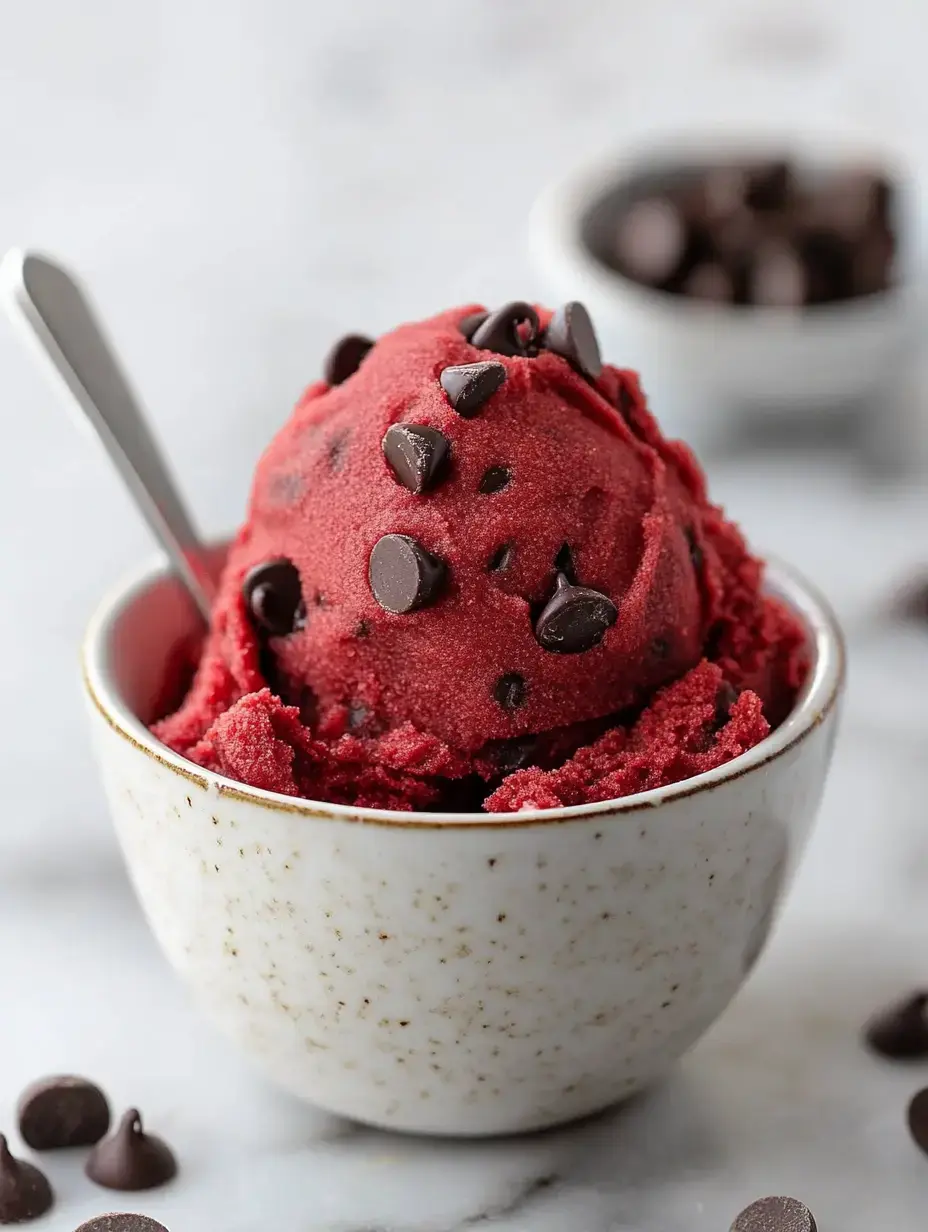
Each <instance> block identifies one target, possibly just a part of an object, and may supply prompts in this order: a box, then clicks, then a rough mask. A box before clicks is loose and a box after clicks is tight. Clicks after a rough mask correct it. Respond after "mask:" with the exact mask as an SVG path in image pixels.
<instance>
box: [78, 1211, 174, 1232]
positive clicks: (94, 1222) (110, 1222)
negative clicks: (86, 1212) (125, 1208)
mask: <svg viewBox="0 0 928 1232" xmlns="http://www.w3.org/2000/svg"><path fill="white" fill-rule="evenodd" d="M76 1232H168V1230H167V1228H166V1227H165V1226H164V1224H163V1223H158V1221H157V1219H149V1217H148V1216H147V1215H130V1214H112V1215H97V1216H96V1218H95V1219H88V1220H87V1222H86V1223H82V1224H81V1226H80V1227H79V1228H77V1229H76Z"/></svg>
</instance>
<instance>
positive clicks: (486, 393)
mask: <svg viewBox="0 0 928 1232" xmlns="http://www.w3.org/2000/svg"><path fill="white" fill-rule="evenodd" d="M438 379H439V382H440V384H441V387H442V389H443V390H444V391H445V393H446V394H447V395H448V401H449V402H450V403H451V406H452V408H453V409H454V410H455V411H457V413H458V414H459V415H460V416H461V417H462V418H463V419H473V417H474V416H475V415H476V414H478V413H479V411H480V409H481V407H482V406H483V404H484V403H485V402H486V401H487V399H488V398H491V397H492V396H493V394H495V393H496V391H497V390H498V389H500V388H501V386H502V385H503V383H504V382H505V380H506V367H505V365H504V364H500V363H496V362H494V361H493V360H487V361H485V362H483V363H477V364H457V365H454V366H452V367H450V368H445V369H444V370H443V371H442V374H441V376H440V377H439V378H438Z"/></svg>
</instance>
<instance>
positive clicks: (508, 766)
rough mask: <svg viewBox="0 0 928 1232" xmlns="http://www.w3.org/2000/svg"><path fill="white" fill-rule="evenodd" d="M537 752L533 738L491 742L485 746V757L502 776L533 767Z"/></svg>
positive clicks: (536, 742)
mask: <svg viewBox="0 0 928 1232" xmlns="http://www.w3.org/2000/svg"><path fill="white" fill-rule="evenodd" d="M537 750H538V741H537V740H536V739H535V737H534V736H526V737H524V738H522V739H518V740H492V741H490V743H489V744H488V745H487V746H486V752H487V756H488V757H489V758H490V761H492V762H493V765H494V766H495V767H496V769H497V771H498V772H499V773H500V774H502V775H506V774H513V773H514V772H515V771H516V770H524V769H525V768H526V766H531V765H534V763H535V761H536V753H537Z"/></svg>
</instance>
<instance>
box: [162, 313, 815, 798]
mask: <svg viewBox="0 0 928 1232" xmlns="http://www.w3.org/2000/svg"><path fill="white" fill-rule="evenodd" d="M328 369H329V370H328V373H327V376H328V380H327V381H326V382H320V383H317V384H315V385H313V386H311V387H310V388H309V389H308V390H307V391H306V393H305V394H304V395H303V397H302V399H301V400H300V402H299V404H298V405H297V407H296V409H295V411H294V413H293V416H292V417H291V419H290V420H289V422H288V423H287V424H286V425H285V426H284V428H283V429H282V430H281V431H280V433H279V434H278V435H277V437H276V438H275V440H274V441H273V442H272V443H271V445H270V447H269V449H268V450H267V452H266V453H265V455H264V457H263V458H262V459H261V461H260V463H259V465H258V468H257V472H256V475H255V481H254V486H253V490H252V497H251V506H250V510H249V515H248V520H247V522H246V524H245V526H244V527H243V529H242V530H241V531H240V533H239V535H238V537H237V539H236V540H235V542H234V544H233V546H232V548H231V550H230V553H229V559H228V563H227V565H226V569H225V572H224V575H223V579H222V583H221V587H220V593H219V598H218V600H217V602H216V606H215V610H214V612H213V619H212V625H211V630H210V634H209V637H208V639H207V642H206V646H205V648H204V651H203V654H202V659H201V662H200V667H199V671H198V673H197V676H196V679H195V681H194V684H193V687H192V689H191V691H190V693H189V695H188V697H187V700H186V701H185V703H184V705H183V706H182V707H181V709H180V710H179V711H178V712H177V713H176V714H175V715H173V716H172V717H170V718H169V719H166V720H164V721H163V722H161V723H160V724H158V725H157V726H156V728H155V731H156V733H157V734H158V735H159V736H160V737H161V739H162V740H164V741H165V742H166V743H167V744H169V745H170V746H171V747H173V748H175V749H176V750H177V751H179V752H181V753H184V754H185V755H187V756H189V757H191V758H193V760H195V761H198V762H200V763H201V764H202V765H205V766H208V767H210V768H212V769H216V770H219V771H221V772H222V773H225V774H228V775H230V776H231V777H234V778H237V779H240V780H242V781H244V782H247V783H250V784H252V785H253V786H258V787H265V788H268V789H271V790H277V791H283V792H286V793H288V794H303V795H307V796H312V797H317V798H322V799H330V800H336V801H345V802H351V803H362V804H374V805H382V806H387V807H405V808H421V807H429V806H432V805H435V804H441V803H442V801H443V800H447V799H448V798H449V797H448V784H449V783H450V782H451V781H453V780H460V781H462V782H463V784H464V785H465V786H466V791H465V792H464V796H462V797H459V799H461V798H465V797H466V798H467V799H469V800H472V801H477V802H478V803H479V801H480V799H481V797H482V796H486V795H487V793H488V791H493V789H494V788H496V790H495V794H493V796H492V802H491V806H492V807H493V808H498V809H511V808H524V807H546V806H551V805H553V804H558V803H575V802H581V801H582V800H585V799H603V798H608V797H609V796H613V795H615V796H617V795H624V794H628V792H629V791H635V790H640V789H641V788H642V787H645V786H648V787H650V786H659V785H661V784H662V783H663V782H672V781H675V780H676V779H679V778H683V777H687V776H688V775H690V774H693V773H698V772H699V771H700V770H702V769H707V768H709V767H710V766H711V765H715V764H719V763H720V761H724V760H727V759H728V758H730V757H732V756H735V755H737V753H738V752H741V751H743V749H744V748H748V747H751V745H752V744H755V743H757V741H758V740H760V739H762V738H763V736H764V735H766V733H767V731H768V730H769V726H770V723H776V722H778V721H779V720H780V719H781V718H782V717H783V715H784V714H785V712H786V711H787V710H788V708H789V706H790V705H791V703H792V699H793V697H794V694H795V691H796V689H797V687H798V685H799V683H800V682H801V679H802V675H803V671H804V654H803V644H804V637H803V633H802V630H801V629H800V628H799V627H798V625H797V623H796V621H795V620H794V618H793V617H792V616H791V614H790V613H789V612H788V611H787V610H786V609H785V608H783V607H782V606H781V605H780V604H778V603H777V602H776V601H775V600H773V599H771V598H768V597H766V596H764V595H763V594H762V592H761V575H762V568H761V565H760V563H759V562H758V561H757V560H755V559H754V558H753V557H751V556H750V555H749V554H748V552H747V550H746V548H745V546H744V543H743V541H742V539H741V536H740V534H739V533H738V531H737V530H736V529H735V527H733V526H732V525H731V524H729V523H727V522H726V521H725V520H724V518H723V516H722V514H721V512H720V511H719V510H718V509H717V508H716V507H714V506H713V505H711V504H710V503H709V501H708V499H707V495H706V490H705V483H704V479H703V476H702V473H701V471H700V469H699V467H698V465H697V463H696V462H695V460H694V458H693V456H692V455H691V453H690V452H689V450H688V449H687V448H686V447H685V446H684V445H682V444H680V443H679V442H672V441H666V440H664V438H663V437H662V436H661V434H660V432H659V430H658V428H657V426H656V424H655V421H654V420H653V419H652V417H651V416H650V414H649V413H648V411H647V410H646V409H645V405H644V399H643V397H642V394H641V390H640V388H639V385H638V380H637V377H636V376H635V374H634V373H631V372H628V371H620V370H617V369H615V368H610V367H604V366H602V365H601V363H600V360H599V353H598V348H597V346H596V341H595V335H594V334H593V330H592V326H591V324H590V322H589V318H588V317H587V316H586V313H585V312H584V310H583V309H582V307H581V306H580V305H577V304H573V305H567V306H566V307H565V308H563V309H561V310H559V312H558V313H556V314H554V316H553V317H552V316H551V314H549V313H547V312H544V311H543V310H540V309H535V308H533V307H532V306H530V305H527V304H514V305H507V306H506V307H505V308H503V309H501V310H499V311H498V312H496V313H494V314H490V315H488V314H486V313H485V312H484V311H483V310H476V309H473V308H469V309H458V310H455V311H452V312H447V313H443V314H442V315H440V316H437V317H434V318H432V319H431V320H428V321H424V322H421V323H417V324H412V325H405V326H402V327H401V328H399V329H397V330H395V331H394V332H393V333H391V334H388V335H386V336H385V337H383V338H381V339H380V340H379V341H378V342H377V343H376V344H369V343H367V342H366V341H365V340H363V339H360V338H351V339H346V340H343V342H342V343H341V344H339V346H338V347H337V348H336V349H335V351H333V353H332V355H331V356H330V360H329V365H328ZM704 658H705V659H709V660H712V661H713V663H712V665H711V666H710V665H709V664H703V666H702V668H701V669H700V668H699V666H698V665H699V664H700V662H701V660H703V659H704ZM694 669H695V671H694ZM688 673H689V676H688V675H687V674H688ZM672 682H678V683H677V684H675V685H673V687H672V688H671V689H670V690H669V691H668V692H667V693H665V694H664V695H663V700H662V701H660V702H659V703H656V704H655V707H654V709H653V713H652V714H651V717H650V718H649V717H648V714H649V712H648V711H646V712H645V714H643V715H641V711H642V709H643V708H644V707H647V706H648V705H649V703H651V702H652V701H653V700H654V699H655V696H656V695H657V694H659V691H660V690H661V689H662V687H663V686H666V685H671V684H672ZM742 690H749V691H750V696H749V697H747V698H745V696H744V694H743V693H742V696H741V697H740V698H738V700H737V701H735V699H736V698H737V697H738V692H739V691H742ZM674 698H676V703H675V702H674ZM668 699H669V700H668ZM675 705H676V706H677V707H680V710H679V717H680V720H681V721H680V722H675V721H674V718H673V713H670V714H668V707H669V710H670V712H673V711H674V708H675ZM684 711H685V718H684V713H683V712H684ZM729 711H730V714H729ZM636 714H639V715H641V717H640V718H639V719H638V721H637V724H636V725H635V726H634V727H633V729H632V730H631V732H627V731H626V725H627V723H628V721H629V718H630V717H631V719H632V720H634V716H635V715H636ZM656 715H660V716H661V717H660V720H659V721H658V720H657V719H656V718H655V717H654V716H656ZM604 733H605V734H604ZM578 750H580V751H579V752H578ZM684 754H685V755H684ZM527 767H534V768H533V769H527ZM645 770H647V772H645ZM512 771H518V773H516V774H513V775H511V777H509V778H507V777H506V776H507V775H508V774H510V772H512ZM526 776H528V777H526ZM501 778H502V779H503V780H504V781H503V782H502V785H501V786H500V780H501ZM481 784H483V786H481ZM603 792H605V793H606V795H603V794H602V793H603Z"/></svg>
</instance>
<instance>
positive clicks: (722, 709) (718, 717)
mask: <svg viewBox="0 0 928 1232" xmlns="http://www.w3.org/2000/svg"><path fill="white" fill-rule="evenodd" d="M737 700H738V690H737V689H735V688H734V687H733V686H732V685H730V684H729V683H728V681H727V680H723V681H722V683H721V684H720V685H719V687H718V691H717V692H716V694H715V716H714V723H715V729H716V731H718V730H720V729H721V728H722V727H724V726H725V724H726V723H727V722H728V716H729V715H730V714H731V708H732V706H733V705H734V704H735V702H736V701H737Z"/></svg>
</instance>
